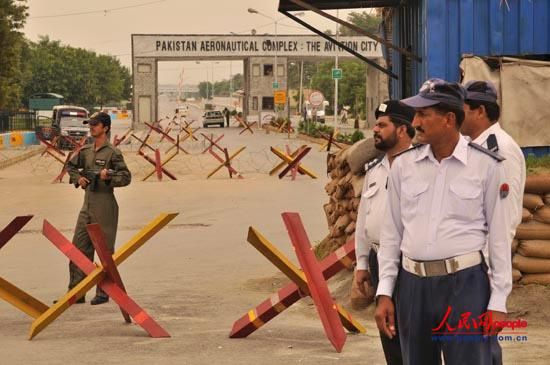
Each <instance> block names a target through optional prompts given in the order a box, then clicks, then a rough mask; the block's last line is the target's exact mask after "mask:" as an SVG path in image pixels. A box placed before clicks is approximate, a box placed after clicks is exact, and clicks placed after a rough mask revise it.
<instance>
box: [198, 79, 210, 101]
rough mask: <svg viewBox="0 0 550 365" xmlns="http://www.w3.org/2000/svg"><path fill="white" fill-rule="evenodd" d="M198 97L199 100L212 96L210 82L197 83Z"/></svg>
mask: <svg viewBox="0 0 550 365" xmlns="http://www.w3.org/2000/svg"><path fill="white" fill-rule="evenodd" d="M199 95H200V96H201V98H205V99H207V98H209V97H210V96H211V95H212V83H211V82H205V81H203V82H200V83H199Z"/></svg>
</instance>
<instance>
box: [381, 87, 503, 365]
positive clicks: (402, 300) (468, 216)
mask: <svg viewBox="0 0 550 365" xmlns="http://www.w3.org/2000/svg"><path fill="white" fill-rule="evenodd" d="M464 96H465V90H464V89H463V88H462V86H460V85H459V84H457V83H448V82H446V81H444V80H440V79H431V80H428V81H427V82H425V83H424V85H423V86H422V88H421V89H420V91H419V93H418V94H417V95H416V96H414V97H412V98H408V99H404V100H402V102H403V103H404V104H407V105H409V106H411V107H414V108H415V110H416V114H415V118H414V120H413V126H414V127H415V129H416V133H417V140H418V141H419V142H421V143H425V145H422V146H419V147H416V148H412V149H409V150H407V151H406V152H404V153H402V154H401V155H400V156H399V157H396V158H395V160H394V162H393V164H392V168H391V171H390V175H389V182H388V206H387V210H386V214H385V217H384V225H383V227H382V231H381V234H380V250H379V252H378V261H379V265H380V283H379V285H378V290H377V307H376V314H375V318H376V322H377V325H378V328H379V329H380V330H381V331H382V332H384V333H385V334H386V335H387V336H389V337H393V336H396V335H399V337H400V341H401V350H402V355H403V361H404V364H409V365H432V364H434V365H435V364H437V365H439V364H440V363H441V356H442V355H443V357H444V359H445V364H447V365H454V364H457V365H458V364H468V365H477V364H479V365H481V364H483V365H485V364H487V365H490V364H492V362H493V359H492V353H493V347H494V346H495V343H496V336H495V335H496V334H497V333H498V330H499V329H498V328H495V327H494V326H490V325H483V324H480V323H479V318H492V319H493V320H495V321H502V320H504V319H505V313H506V299H507V297H508V295H509V293H510V291H511V289H512V275H511V271H512V264H511V255H510V250H511V248H510V245H511V239H510V235H509V232H507V231H506V230H504V229H502V227H509V225H510V215H509V213H508V209H507V207H506V206H505V204H506V199H507V195H508V192H509V186H508V184H507V183H506V182H505V180H504V170H503V168H502V166H501V164H500V162H501V161H502V160H503V159H502V157H500V156H499V155H498V154H495V153H493V152H491V151H489V150H487V149H484V148H483V147H481V146H479V145H477V144H472V143H469V142H468V141H467V140H466V139H465V137H463V136H461V135H460V133H459V129H460V126H461V124H462V121H463V120H464V111H463V107H464V105H463V104H464ZM486 243H487V244H488V246H489V253H490V256H489V262H488V264H489V266H490V268H491V270H492V276H491V278H489V276H488V275H487V264H486V263H485V260H484V258H483V255H482V253H481V250H482V249H483V247H484V246H485V245H486ZM394 290H395V291H396V293H395V297H396V299H395V303H396V306H394V302H393V300H392V295H393V294H394ZM394 311H396V312H397V322H398V324H399V333H397V332H396V331H395V329H394V328H393V326H394V319H393V315H394ZM482 333H484V334H487V335H490V337H484V336H482V335H481V334H482ZM442 335H443V337H442Z"/></svg>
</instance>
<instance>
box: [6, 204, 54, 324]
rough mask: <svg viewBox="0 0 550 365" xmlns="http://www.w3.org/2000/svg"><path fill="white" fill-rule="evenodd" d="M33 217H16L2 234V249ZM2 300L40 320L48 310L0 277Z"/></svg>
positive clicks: (45, 306)
mask: <svg viewBox="0 0 550 365" xmlns="http://www.w3.org/2000/svg"><path fill="white" fill-rule="evenodd" d="M32 217H33V216H32V215H25V216H18V217H15V218H14V219H13V220H12V221H11V222H10V223H9V224H8V225H7V226H6V227H5V228H4V229H3V230H2V231H1V232H0V249H2V247H4V245H5V244H6V243H8V241H9V240H11V239H12V238H13V236H15V235H16V234H17V233H18V232H19V231H20V230H21V229H22V228H23V227H24V226H25V225H26V224H27V223H28V222H29V221H30V220H31V219H32ZM0 298H2V299H3V300H5V301H6V302H8V303H10V304H11V305H13V306H14V307H15V308H17V309H19V310H21V311H22V312H24V313H26V314H28V315H29V316H30V317H33V318H38V317H39V316H40V315H41V314H42V313H44V312H46V311H47V310H48V306H47V305H46V304H44V303H42V302H41V301H39V300H38V299H36V298H34V297H33V296H31V295H30V294H27V293H26V292H24V291H23V290H21V289H19V288H18V287H17V286H15V285H13V284H12V283H10V282H9V281H7V280H5V279H4V278H2V277H1V276H0Z"/></svg>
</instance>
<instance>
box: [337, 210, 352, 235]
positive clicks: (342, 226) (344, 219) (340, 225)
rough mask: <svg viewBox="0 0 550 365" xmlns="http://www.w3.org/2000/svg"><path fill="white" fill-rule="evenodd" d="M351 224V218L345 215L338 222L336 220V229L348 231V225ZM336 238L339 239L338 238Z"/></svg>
mask: <svg viewBox="0 0 550 365" xmlns="http://www.w3.org/2000/svg"><path fill="white" fill-rule="evenodd" d="M350 222H351V218H350V217H349V216H348V215H347V214H345V215H341V216H340V217H339V218H338V219H337V220H336V223H334V227H335V228H336V229H338V230H341V231H342V232H344V230H345V229H346V227H347V226H348V224H350ZM336 237H339V235H338V236H336Z"/></svg>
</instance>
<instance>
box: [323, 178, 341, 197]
mask: <svg viewBox="0 0 550 365" xmlns="http://www.w3.org/2000/svg"><path fill="white" fill-rule="evenodd" d="M337 186H338V182H337V181H336V180H332V181H331V182H329V183H328V184H326V185H325V191H326V193H327V194H328V195H331V194H332V193H334V191H335V190H336V187H337Z"/></svg>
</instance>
